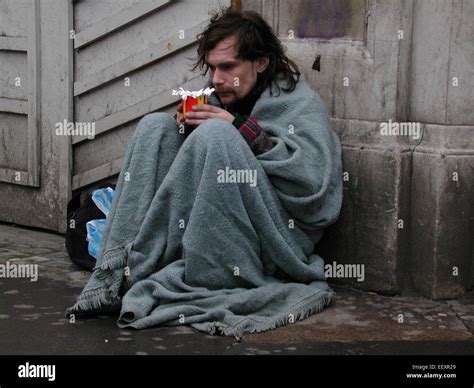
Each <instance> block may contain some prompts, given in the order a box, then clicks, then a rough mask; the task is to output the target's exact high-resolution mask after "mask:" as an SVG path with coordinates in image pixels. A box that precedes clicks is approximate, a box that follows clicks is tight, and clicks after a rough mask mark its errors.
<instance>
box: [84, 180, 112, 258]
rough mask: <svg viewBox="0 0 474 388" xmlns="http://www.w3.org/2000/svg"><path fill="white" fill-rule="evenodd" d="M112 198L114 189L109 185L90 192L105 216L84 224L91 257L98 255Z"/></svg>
mask: <svg viewBox="0 0 474 388" xmlns="http://www.w3.org/2000/svg"><path fill="white" fill-rule="evenodd" d="M113 198H114V190H113V189H112V188H110V187H107V188H105V189H99V190H94V192H93V193H92V200H93V201H94V203H95V204H96V206H97V207H98V208H99V209H100V210H101V211H102V213H104V215H105V218H101V219H99V220H92V221H89V222H88V223H87V224H86V229H87V238H86V239H87V241H88V242H89V245H88V251H89V254H90V255H91V256H92V257H95V258H96V259H97V257H98V256H99V251H100V243H101V241H102V236H103V235H104V232H105V226H106V224H107V217H108V215H109V213H110V209H111V208H112V201H113Z"/></svg>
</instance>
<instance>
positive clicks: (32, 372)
mask: <svg viewBox="0 0 474 388" xmlns="http://www.w3.org/2000/svg"><path fill="white" fill-rule="evenodd" d="M18 377H19V378H29V379H31V378H43V379H48V381H54V380H56V365H34V364H30V363H29V362H27V363H25V364H23V365H19V366H18Z"/></svg>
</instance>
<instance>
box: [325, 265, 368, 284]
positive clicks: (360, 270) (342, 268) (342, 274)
mask: <svg viewBox="0 0 474 388" xmlns="http://www.w3.org/2000/svg"><path fill="white" fill-rule="evenodd" d="M324 275H325V276H326V278H341V279H350V278H355V279H357V281H358V282H363V281H364V280H365V265H364V264H337V263H336V262H335V261H333V262H332V263H331V264H326V265H325V266H324Z"/></svg>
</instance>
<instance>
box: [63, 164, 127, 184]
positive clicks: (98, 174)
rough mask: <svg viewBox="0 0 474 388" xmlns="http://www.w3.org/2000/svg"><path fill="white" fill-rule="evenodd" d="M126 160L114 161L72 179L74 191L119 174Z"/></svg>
mask: <svg viewBox="0 0 474 388" xmlns="http://www.w3.org/2000/svg"><path fill="white" fill-rule="evenodd" d="M123 159H124V158H119V159H115V160H112V161H111V162H109V163H106V164H103V165H101V166H99V167H96V168H93V169H92V170H89V171H86V172H83V173H81V174H77V175H74V176H73V178H72V189H73V190H77V189H79V188H81V187H84V186H87V185H89V184H91V183H94V182H97V181H100V180H101V179H106V178H108V177H110V176H112V175H115V174H118V173H119V172H120V169H121V168H122V164H123Z"/></svg>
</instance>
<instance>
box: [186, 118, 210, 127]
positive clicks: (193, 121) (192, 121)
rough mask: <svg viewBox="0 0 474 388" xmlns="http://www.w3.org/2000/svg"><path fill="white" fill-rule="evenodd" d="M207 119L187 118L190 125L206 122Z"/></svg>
mask: <svg viewBox="0 0 474 388" xmlns="http://www.w3.org/2000/svg"><path fill="white" fill-rule="evenodd" d="M206 121H207V120H188V119H186V124H188V125H196V126H197V125H201V124H202V123H205V122H206Z"/></svg>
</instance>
